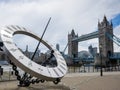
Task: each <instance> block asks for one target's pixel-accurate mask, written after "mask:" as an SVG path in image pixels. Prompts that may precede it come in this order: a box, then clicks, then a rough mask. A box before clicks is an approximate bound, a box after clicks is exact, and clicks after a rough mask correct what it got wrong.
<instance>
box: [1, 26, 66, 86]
mask: <svg viewBox="0 0 120 90" xmlns="http://www.w3.org/2000/svg"><path fill="white" fill-rule="evenodd" d="M16 34H24V35H27V36H30V37H32V38H34V39H36V40H38V41H40V42H41V43H42V44H44V45H45V46H46V47H47V48H48V49H49V50H51V57H53V56H54V57H55V59H56V62H57V65H56V66H54V67H50V66H48V65H40V64H37V63H36V62H34V61H33V60H31V59H29V58H28V57H26V56H25V55H24V54H23V53H22V52H21V51H20V50H19V48H18V47H17V46H16V45H15V43H14V42H13V39H12V37H13V36H14V35H16ZM0 38H1V40H2V42H3V44H4V46H5V53H6V54H7V56H8V58H9V59H10V63H11V64H12V68H13V70H14V71H15V75H16V76H17V80H19V85H20V86H29V85H30V84H31V83H32V84H34V83H39V82H44V81H53V83H55V84H58V83H59V82H60V80H61V78H62V77H64V75H65V74H66V73H67V65H66V62H65V60H64V58H63V57H62V55H61V54H60V52H59V51H58V50H57V49H55V48H54V47H53V46H52V45H50V44H48V42H47V41H44V40H43V39H41V37H39V36H38V35H36V34H35V33H33V32H31V31H29V30H27V29H26V28H24V27H20V26H17V25H11V26H5V27H2V28H1V29H0ZM17 67H19V68H21V69H22V70H23V71H25V73H24V75H23V76H20V74H19V71H18V70H17ZM33 77H36V78H35V79H34V78H33Z"/></svg>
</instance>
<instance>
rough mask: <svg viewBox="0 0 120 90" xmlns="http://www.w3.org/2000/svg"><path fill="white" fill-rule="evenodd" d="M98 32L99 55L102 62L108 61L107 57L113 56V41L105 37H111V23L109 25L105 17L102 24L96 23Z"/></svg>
mask: <svg viewBox="0 0 120 90" xmlns="http://www.w3.org/2000/svg"><path fill="white" fill-rule="evenodd" d="M98 32H99V51H100V55H102V57H103V58H104V60H103V61H104V62H105V63H106V62H108V61H109V58H108V57H109V55H112V54H113V41H112V40H110V39H108V38H107V37H106V33H109V34H111V35H113V25H112V22H111V23H109V22H108V20H107V18H106V16H104V18H103V21H102V22H98Z"/></svg>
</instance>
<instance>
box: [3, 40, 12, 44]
mask: <svg viewBox="0 0 120 90" xmlns="http://www.w3.org/2000/svg"><path fill="white" fill-rule="evenodd" d="M4 42H6V43H7V44H13V43H12V42H10V41H4Z"/></svg>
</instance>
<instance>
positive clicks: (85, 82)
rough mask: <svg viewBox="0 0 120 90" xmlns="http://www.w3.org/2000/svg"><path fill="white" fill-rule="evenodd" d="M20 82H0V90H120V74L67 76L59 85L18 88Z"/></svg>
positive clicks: (73, 74)
mask: <svg viewBox="0 0 120 90" xmlns="http://www.w3.org/2000/svg"><path fill="white" fill-rule="evenodd" d="M17 84H18V81H8V82H0V90H120V72H104V73H103V77H100V73H72V74H67V75H66V76H65V77H64V78H63V79H62V80H61V82H60V83H59V84H58V85H55V84H53V83H52V82H45V83H39V84H34V85H30V86H29V87H18V86H17Z"/></svg>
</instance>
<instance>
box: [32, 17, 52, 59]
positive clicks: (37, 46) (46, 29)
mask: <svg viewBox="0 0 120 90" xmlns="http://www.w3.org/2000/svg"><path fill="white" fill-rule="evenodd" d="M50 20H51V17H50V18H49V20H48V23H47V25H46V27H45V29H44V32H43V34H42V36H41V38H40V41H39V43H38V45H37V47H36V49H35V52H34V53H33V56H32V58H31V60H33V59H34V56H35V54H36V52H37V50H38V47H39V45H40V42H41V40H42V38H43V36H44V34H45V32H46V30H47V27H48V25H49V23H50Z"/></svg>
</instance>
